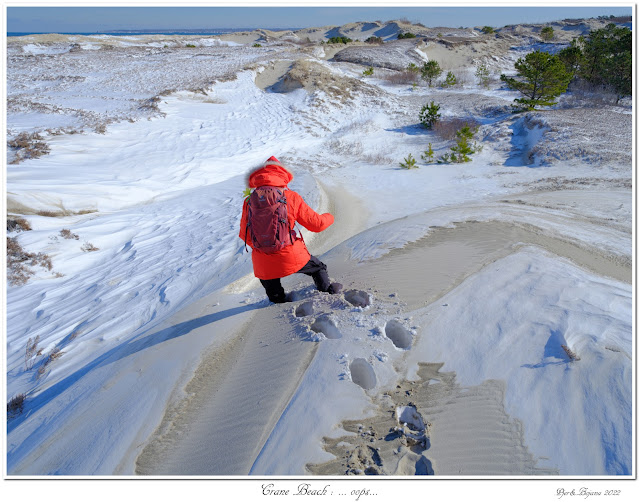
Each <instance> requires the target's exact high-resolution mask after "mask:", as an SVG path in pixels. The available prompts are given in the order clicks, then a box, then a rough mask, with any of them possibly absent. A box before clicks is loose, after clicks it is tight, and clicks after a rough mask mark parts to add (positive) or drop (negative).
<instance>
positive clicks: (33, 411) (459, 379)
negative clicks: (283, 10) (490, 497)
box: [6, 23, 634, 476]
mask: <svg viewBox="0 0 639 502" xmlns="http://www.w3.org/2000/svg"><path fill="white" fill-rule="evenodd" d="M381 28H382V26H380V25H377V24H375V23H369V25H366V26H365V25H357V26H347V27H344V29H343V30H342V32H340V33H344V34H348V33H353V30H354V29H357V30H360V31H361V33H369V32H370V33H376V32H378V31H379V30H380V29H381ZM391 28H392V29H394V30H395V31H394V33H395V36H396V34H397V30H398V27H397V26H395V27H392V26H391V27H390V28H389V29H391ZM349 30H351V31H349ZM329 31H330V30H319V31H318V32H316V33H315V35H317V36H318V37H319V36H320V34H321V36H325V34H326V33H327V32H329ZM391 31H392V30H391ZM312 33H314V32H311V31H309V32H308V34H305V35H306V36H307V37H308V38H310V39H311V40H313V38H312ZM335 33H337V32H335ZM389 33H390V31H389ZM531 33H532V34H534V29H532V28H530V27H527V28H526V30H524V33H523V34H521V36H520V38H519V39H518V38H517V37H516V34H511V35H508V37H509V38H507V40H508V44H510V45H513V44H514V43H515V42H516V41H517V40H519V41H520V42H521V44H522V45H524V46H526V47H529V46H530V42H531V36H532V35H531ZM293 35H295V37H298V38H300V37H302V34H300V33H296V34H293ZM293 35H291V34H289V35H286V36H284V35H283V34H279V36H277V37H274V36H273V35H272V34H269V33H266V32H264V33H262V34H258V35H256V34H255V33H253V34H252V35H250V36H249V35H246V34H237V35H234V36H233V37H235V38H233V40H231V38H232V37H230V36H229V37H227V40H230V41H233V42H235V43H243V44H248V45H241V46H222V45H219V44H216V43H213V42H208V43H207V42H205V41H204V42H201V43H199V45H198V46H197V49H196V50H197V51H200V50H201V51H202V52H201V53H199V52H198V53H195V54H194V53H193V52H191V53H188V52H185V51H192V48H187V47H186V46H184V47H180V46H178V45H175V46H170V47H166V48H165V47H164V45H162V46H161V47H157V46H156V45H152V44H157V43H161V44H164V43H165V41H158V40H146V39H139V38H136V37H130V38H131V40H128V39H127V40H126V41H124V42H122V43H123V44H124V45H123V46H115V45H114V44H113V43H112V40H106V41H104V40H98V41H92V42H91V43H92V44H93V43H96V44H98V47H99V49H97V50H96V48H95V47H91V48H89V47H88V46H86V47H85V46H84V45H80V49H78V48H77V47H75V46H74V47H72V49H73V50H71V49H69V51H60V50H58V49H59V44H64V43H69V42H71V41H69V40H67V41H65V40H60V39H56V40H54V41H46V40H30V41H28V43H27V44H26V45H24V44H23V46H22V47H21V48H20V50H21V51H23V52H22V54H18V52H17V51H18V46H17V45H16V46H12V45H11V44H10V51H9V55H10V57H9V66H8V80H9V85H8V93H9V101H10V104H9V107H8V108H9V111H8V129H9V130H10V131H11V134H17V133H18V132H20V131H40V132H41V133H42V134H43V135H44V140H45V141H46V142H47V143H48V145H49V148H50V152H49V153H48V155H44V156H42V157H40V158H32V159H27V160H24V161H22V162H20V163H17V164H10V165H9V166H8V169H7V192H8V193H7V199H8V210H9V213H10V216H11V217H14V218H17V217H23V218H26V219H27V220H28V221H29V223H30V225H31V227H32V229H31V230H30V231H22V232H18V231H12V232H10V233H9V234H8V236H9V237H11V238H15V239H16V241H17V242H18V243H19V244H20V245H21V246H22V247H23V248H24V249H25V250H26V251H28V252H32V253H45V254H46V255H48V256H49V257H50V259H51V263H52V269H51V270H48V269H47V268H46V267H37V266H35V265H34V266H33V267H32V271H33V274H34V275H33V276H32V277H31V278H30V279H29V281H28V282H27V283H26V284H24V285H13V284H10V285H9V286H8V289H7V337H6V341H7V380H8V396H9V397H12V396H16V395H19V394H25V396H26V400H25V403H24V409H23V410H22V413H20V414H17V415H16V416H15V417H13V418H11V419H10V420H9V421H8V429H7V454H8V456H7V465H8V473H9V475H54V474H58V475H134V474H140V475H142V474H143V475H203V476H229V475H248V474H250V475H268V476H273V475H279V476H281V475H298V476H299V475H304V476H305V475H310V474H323V475H344V474H384V475H414V474H435V475H452V476H483V475H494V474H500V475H507V476H519V475H524V476H529V475H531V476H532V475H553V476H557V475H559V476H561V475H577V476H590V475H598V476H601V475H621V476H628V475H630V474H632V472H633V460H632V423H631V419H632V370H633V355H634V345H633V338H632V331H633V327H632V286H631V277H632V253H633V247H632V217H633V214H632V203H633V199H632V150H631V147H632V115H631V109H630V107H629V106H627V105H624V106H608V105H603V106H602V107H601V108H600V109H598V110H596V117H597V124H590V123H589V120H588V119H589V118H592V113H595V112H593V110H592V109H588V108H584V107H580V106H579V100H580V99H582V98H581V97H579V96H574V95H567V96H565V97H563V98H562V100H561V102H560V104H559V106H558V107H556V108H555V109H552V110H547V111H544V112H543V113H537V114H529V115H528V116H527V117H526V118H524V119H522V118H521V117H518V116H512V115H511V114H510V113H509V111H508V107H509V104H510V103H511V102H512V99H514V97H516V95H515V94H514V93H512V92H510V91H507V90H504V89H500V88H496V87H493V88H491V89H482V88H479V87H478V86H477V85H476V82H474V80H470V81H467V82H465V83H464V85H463V86H460V87H458V88H455V89H451V90H445V89H441V88H437V89H435V88H428V87H425V86H418V87H417V88H413V87H412V86H410V85H398V84H393V83H390V82H389V81H388V80H387V79H385V78H384V76H385V75H388V74H390V72H392V70H389V69H376V71H375V73H374V75H373V76H372V77H364V76H363V75H362V71H363V69H366V66H364V60H362V64H357V62H353V61H354V60H353V57H355V58H357V57H358V56H357V54H355V56H353V54H352V52H353V49H352V48H351V49H350V52H351V54H350V55H349V58H348V61H345V60H344V59H345V58H337V59H342V60H341V61H338V60H335V59H331V58H332V55H333V54H334V52H336V51H335V49H334V48H328V47H324V46H321V45H319V44H315V45H313V44H312V43H307V44H306V45H304V44H301V45H300V44H299V40H294V41H291V40H292V38H291V37H293ZM315 35H313V36H315ZM471 35H472V36H474V37H479V38H481V37H480V35H479V34H478V33H463V34H462V33H456V34H450V37H462V36H463V37H466V38H469V37H471ZM256 36H257V37H258V38H259V37H261V38H260V40H261V42H260V43H261V44H262V45H263V47H255V48H253V47H250V45H251V44H252V43H254V40H257V39H258V38H251V37H256ZM287 36H288V39H287ZM348 36H350V35H348ZM562 36H563V35H562ZM388 37H389V38H392V34H390V35H388ZM293 38H294V37H293ZM245 39H246V40H245ZM451 40H452V38H451ZM25 42H26V41H25ZM125 42H126V43H125ZM182 42H183V41H180V43H182ZM81 43H82V44H88V43H89V42H88V41H86V40H82V41H81ZM391 43H393V42H391ZM29 44H31V45H29ZM100 44H102V45H100ZM127 44H130V45H127ZM176 44H177V42H176ZM166 45H169V44H168V43H167V44H166ZM107 46H109V47H111V48H110V49H105V47H107ZM382 47H383V46H382ZM471 47H472V46H471V45H468V44H467V43H466V42H464V44H461V45H459V44H458V43H457V42H455V44H453V43H452V41H451V42H450V44H449V45H445V44H444V45H441V44H433V43H430V42H429V43H428V44H426V45H425V46H422V47H421V48H420V49H419V50H418V51H415V46H411V45H410V44H407V43H405V41H398V42H397V43H396V45H394V46H393V51H391V52H390V54H391V56H389V58H390V59H392V58H397V59H398V60H401V61H403V58H404V57H405V56H406V55H408V56H406V57H410V58H415V57H424V58H429V59H431V58H432V59H437V58H440V57H442V55H443V54H448V55H450V56H451V57H450V58H449V59H447V61H448V62H449V65H451V68H452V69H457V70H459V71H462V69H463V68H466V65H467V64H468V61H472V60H473V57H478V56H477V55H476V54H475V53H473V52H472V51H471ZM364 49H366V47H363V49H362V50H364ZM355 50H357V49H355ZM376 50H378V51H379V50H381V49H380V48H377V49H376ZM446 51H447V52H446ZM103 52H104V53H108V55H107V56H106V57H107V60H108V61H109V63H110V64H114V65H115V66H114V67H113V69H112V71H113V72H117V71H125V70H126V71H130V69H131V68H135V69H136V70H137V73H135V74H133V76H132V77H131V79H132V81H134V82H135V83H136V86H137V87H136V88H137V89H138V90H139V95H136V96H124V95H116V94H117V89H116V88H115V87H117V85H116V86H111V87H110V86H109V85H110V84H108V82H107V80H106V79H105V75H108V74H109V71H111V69H108V70H107V67H105V66H103V63H104V62H105V61H106V60H105V59H100V58H104V57H105V56H104V54H103ZM198 54H200V55H199V56H198ZM362 54H363V56H362V57H364V58H365V57H368V56H369V55H370V54H368V53H366V54H364V53H362ZM392 54H396V56H394V55H392ZM420 54H422V55H421V56H420ZM521 54H522V51H520V50H517V51H510V50H509V48H508V47H506V48H505V49H504V52H501V53H498V54H497V56H498V57H497V59H492V60H491V61H492V63H491V64H492V65H493V66H492V67H495V68H498V69H499V71H512V62H513V61H514V60H516V57H519V56H520V55H521ZM214 55H215V56H216V58H217V59H214V58H213V56H214ZM95 57H97V58H98V59H95ZM56 58H62V59H56ZM145 58H151V59H153V60H154V61H155V63H156V66H153V65H148V64H147V63H148V61H150V59H149V60H148V61H147V60H146V59H145ZM199 60H202V61H207V63H205V66H206V67H207V68H211V73H210V74H207V73H206V71H202V69H201V68H199V69H197V68H198V67H197V64H196V63H197V61H199ZM83 61H84V62H86V65H87V66H86V68H89V69H88V70H84V73H83V70H82V66H83V64H81V63H82V62H83ZM158 61H160V62H161V63H162V64H163V65H165V67H166V65H170V64H172V63H175V64H176V67H177V68H178V70H179V69H184V71H185V72H186V73H185V74H183V75H182V78H178V77H176V75H179V74H180V72H179V71H176V72H166V71H165V69H162V71H163V72H164V73H167V77H166V79H164V77H162V76H161V75H160V73H161V72H160V73H158V71H159V69H158V68H157V62H158ZM59 62H63V63H64V64H62V65H60V64H58V65H57V69H56V64H55V63H59ZM65 64H66V65H67V66H65ZM455 64H458V65H459V66H458V67H455V66H454V65H455ZM500 65H501V66H500ZM27 67H29V68H30V70H29V71H30V72H31V73H32V74H33V75H34V79H33V80H29V79H27V78H26V77H25V75H26V73H25V72H26V70H27ZM98 67H99V68H100V69H99V71H97V70H96V68H98ZM152 67H153V68H152ZM56 72H57V73H56ZM229 72H232V73H236V74H237V76H236V77H235V78H228V76H224V75H226V74H228V73H229ZM384 72H386V73H384ZM71 73H73V74H75V76H76V77H78V78H74V79H70V78H66V79H64V78H62V77H63V76H64V75H66V76H67V77H69V75H71ZM169 74H170V75H171V76H168V75H169ZM194 76H197V86H196V88H195V89H194V88H193V87H191V86H190V85H187V81H189V79H191V80H192V78H191V77H194ZM187 77H188V78H187ZM92 78H93V79H96V80H98V81H100V82H101V84H100V85H105V86H106V89H108V93H105V95H103V96H101V97H98V98H96V100H97V101H93V100H92V99H93V98H94V97H95V96H93V97H92V96H91V94H92V92H93V91H91V89H92V87H91V85H92V84H91V79H92ZM82 79H84V80H82ZM38 82H40V83H46V82H54V85H53V86H52V87H47V85H48V84H46V85H45V84H43V85H42V86H40V85H39V84H38ZM30 86H36V88H37V89H38V90H37V92H36V94H37V96H38V98H37V100H36V101H37V102H39V103H40V105H42V106H40V107H34V106H33V104H34V101H33V100H29V99H27V98H26V93H28V90H29V88H30ZM165 89H169V91H168V92H166V93H162V94H160V91H161V90H165ZM154 96H155V97H157V99H154V100H153V102H152V103H153V107H152V109H149V108H145V109H144V110H139V109H138V107H137V105H135V106H131V103H130V102H127V100H131V99H133V100H147V99H149V98H151V97H154ZM431 100H435V101H437V102H438V103H441V105H442V111H443V114H444V117H447V118H452V117H464V118H469V117H472V118H474V119H475V120H477V121H478V123H479V124H480V125H481V127H480V129H479V132H478V139H479V140H480V141H481V142H482V144H483V146H484V148H483V150H482V151H481V152H480V153H477V154H475V155H474V156H473V160H472V162H470V163H468V164H451V165H438V164H434V163H433V164H425V163H423V162H419V161H418V163H419V164H420V168H419V169H414V170H404V169H400V168H399V162H400V161H402V160H403V159H404V158H405V157H406V156H407V155H408V154H409V153H411V154H412V155H413V156H415V157H416V158H418V159H419V156H420V154H421V152H423V151H424V149H425V148H426V147H427V145H428V143H429V142H431V143H432V145H433V148H434V149H435V150H436V151H437V154H438V155H439V154H441V153H443V152H444V151H445V150H446V149H447V148H448V147H449V146H450V142H448V141H446V140H443V139H441V138H439V137H437V136H436V135H435V134H433V133H431V132H427V131H425V130H424V129H422V128H420V127H419V125H418V118H417V115H418V112H419V109H420V107H421V106H422V105H423V104H424V103H426V102H429V101H431ZM72 101H73V102H74V104H72V103H71V102H72ZM136 102H137V101H136ZM96 103H97V104H98V105H99V106H98V108H100V107H101V108H102V111H101V112H100V113H99V116H97V115H91V114H90V113H88V111H90V109H91V107H93V106H94V105H95V104H96ZM45 105H46V106H45ZM134 109H135V110H134ZM55 110H58V111H60V113H59V114H57V115H56V116H52V114H51V112H52V111H55ZM36 117H46V118H47V120H45V121H44V122H39V120H38V121H36V120H35V118H36ZM78 117H80V118H81V119H82V120H80V119H79V118H78ZM83 117H84V118H83ZM86 117H92V119H96V120H98V119H99V120H98V122H99V123H100V124H102V125H105V127H106V128H105V129H104V131H103V134H100V133H96V132H85V133H83V134H72V135H70V134H61V135H54V134H53V132H51V131H53V129H56V128H57V132H62V130H63V128H64V127H67V126H68V125H69V124H72V123H73V124H76V123H77V124H79V123H80V122H81V123H82V124H84V125H83V127H84V126H86V125H87V124H90V123H91V122H90V121H89V120H88V119H87V120H86V121H84V122H82V121H83V120H84V119H85V118H86ZM114 117H120V118H122V117H127V118H130V119H131V121H130V122H129V121H116V122H113V120H114ZM74 121H75V122H74ZM38 124H40V125H41V124H46V126H47V128H49V129H51V131H50V132H49V133H46V132H45V130H44V129H43V128H42V127H40V126H39V125H38ZM606 125H607V126H608V127H606ZM576 146H577V147H576ZM270 155H275V156H277V157H278V158H279V159H280V160H282V161H284V162H285V163H286V164H287V165H288V166H289V167H290V168H291V170H292V171H293V173H294V174H295V180H294V182H293V184H292V185H291V188H293V189H295V190H297V191H299V192H300V193H301V194H302V195H303V196H304V197H305V199H306V200H307V202H308V203H309V204H310V205H311V206H312V207H314V208H316V210H318V211H320V212H323V211H330V212H332V213H333V214H334V215H335V217H336V222H335V224H334V225H333V226H332V227H330V228H329V229H328V230H327V231H325V232H324V233H322V234H319V235H311V234H310V232H306V231H304V230H303V229H302V232H303V234H304V238H305V240H306V242H307V244H308V246H309V248H310V250H311V251H312V252H313V253H314V254H316V255H319V256H321V258H322V259H323V260H324V261H325V262H326V263H327V264H328V267H329V272H330V274H331V276H332V278H333V279H336V280H339V281H340V282H342V283H343V284H344V286H345V288H344V292H343V293H342V294H339V295H335V296H330V295H326V294H321V293H318V292H317V291H316V290H315V289H314V288H313V287H311V285H310V284H309V281H308V279H307V278H306V277H298V276H291V277H288V278H285V279H284V281H283V283H284V285H285V287H286V288H287V290H289V291H292V292H293V294H294V301H293V302H291V303H288V304H284V305H270V304H269V303H268V302H267V301H266V300H265V296H264V293H263V290H262V289H261V287H260V285H259V282H258V281H257V280H255V279H254V277H253V275H252V269H251V263H250V257H249V255H248V254H247V253H245V252H244V244H243V243H242V242H241V241H240V240H239V239H238V238H237V234H238V231H239V228H238V224H239V218H240V208H241V203H242V191H243V189H244V183H245V181H244V175H245V173H246V172H247V171H249V170H251V169H252V168H254V167H255V166H256V165H258V164H260V163H261V162H263V161H264V160H266V158H268V157H269V156H270ZM46 211H48V212H49V213H47V212H46ZM52 214H53V215H54V216H52ZM36 339H37V347H36V349H34V351H33V352H34V353H33V354H26V353H25V352H26V350H25V349H26V347H27V345H28V341H30V343H33V341H34V340H36ZM38 350H39V352H38Z"/></svg>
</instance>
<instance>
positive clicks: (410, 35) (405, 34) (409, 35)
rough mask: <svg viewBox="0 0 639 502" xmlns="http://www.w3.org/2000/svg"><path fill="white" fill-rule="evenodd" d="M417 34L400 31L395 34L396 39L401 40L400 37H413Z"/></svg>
mask: <svg viewBox="0 0 639 502" xmlns="http://www.w3.org/2000/svg"><path fill="white" fill-rule="evenodd" d="M416 36H417V35H415V34H414V33H410V32H408V33H400V34H399V35H397V40H402V39H406V38H415V37H416Z"/></svg>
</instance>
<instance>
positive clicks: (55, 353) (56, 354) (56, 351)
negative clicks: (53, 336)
mask: <svg viewBox="0 0 639 502" xmlns="http://www.w3.org/2000/svg"><path fill="white" fill-rule="evenodd" d="M62 354H64V352H62V351H61V350H60V348H59V347H55V348H53V349H52V350H51V352H49V353H48V354H47V357H46V358H45V360H44V361H43V362H42V364H41V365H40V367H39V368H38V375H37V376H38V378H41V377H42V376H43V375H44V374H45V373H46V371H47V367H48V366H49V364H51V363H52V362H53V361H55V360H56V359H58V358H60V357H62Z"/></svg>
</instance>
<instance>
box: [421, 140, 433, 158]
mask: <svg viewBox="0 0 639 502" xmlns="http://www.w3.org/2000/svg"><path fill="white" fill-rule="evenodd" d="M434 155H435V152H434V151H433V145H432V144H431V143H428V149H427V150H425V151H424V153H422V160H423V161H424V162H432V161H433V157H434Z"/></svg>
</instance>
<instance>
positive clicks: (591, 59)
mask: <svg viewBox="0 0 639 502" xmlns="http://www.w3.org/2000/svg"><path fill="white" fill-rule="evenodd" d="M557 56H558V57H559V59H560V60H561V61H562V63H563V64H564V67H565V68H566V71H569V72H571V73H573V75H574V76H575V78H581V79H584V80H586V81H587V82H590V83H591V84H594V85H601V86H604V87H607V88H609V89H611V90H613V91H614V92H615V93H616V95H617V101H619V99H621V98H623V97H625V96H632V31H631V30H630V28H627V27H619V26H617V25H615V24H614V23H610V24H608V25H607V26H606V27H605V28H601V29H599V30H593V31H591V32H590V34H589V35H588V36H587V37H584V36H581V37H579V38H577V39H576V40H573V41H572V43H571V44H570V47H566V48H565V49H563V50H561V51H560V52H559V53H558V54H557Z"/></svg>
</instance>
